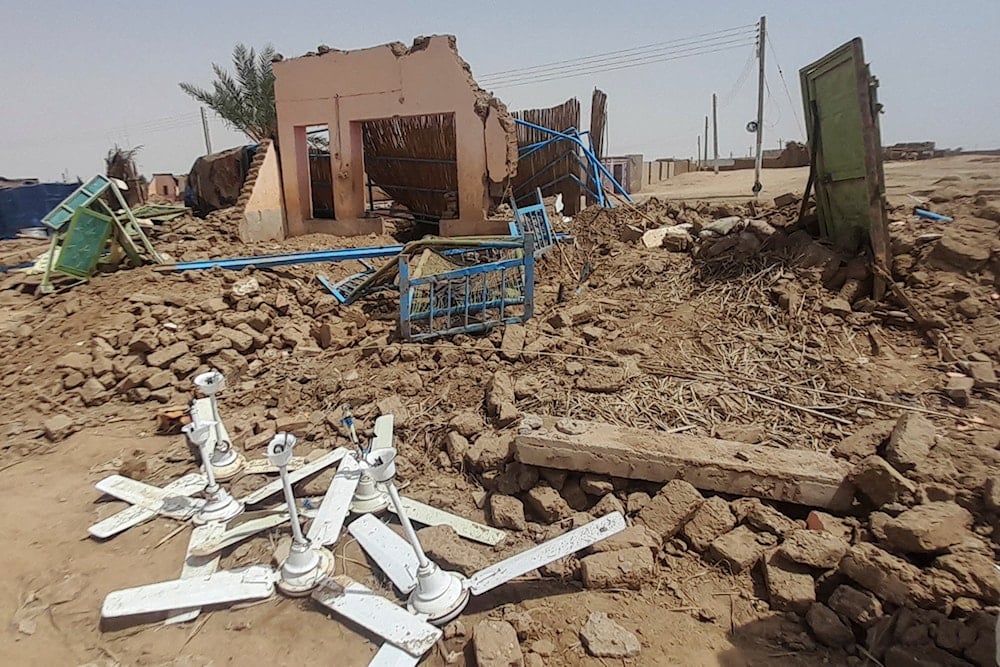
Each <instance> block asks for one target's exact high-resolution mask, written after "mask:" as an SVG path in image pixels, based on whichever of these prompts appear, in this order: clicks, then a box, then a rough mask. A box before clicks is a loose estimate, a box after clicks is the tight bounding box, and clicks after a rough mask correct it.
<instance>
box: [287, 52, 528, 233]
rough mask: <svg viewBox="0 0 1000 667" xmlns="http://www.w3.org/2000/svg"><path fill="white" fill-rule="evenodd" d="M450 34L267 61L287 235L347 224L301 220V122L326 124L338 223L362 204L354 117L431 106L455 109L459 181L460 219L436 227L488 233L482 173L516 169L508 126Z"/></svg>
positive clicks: (305, 182) (305, 179) (428, 110)
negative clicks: (271, 73)
mask: <svg viewBox="0 0 1000 667" xmlns="http://www.w3.org/2000/svg"><path fill="white" fill-rule="evenodd" d="M454 41H455V40H454V37H451V36H448V35H437V36H433V37H427V38H423V37H422V38H417V39H416V40H414V45H413V46H412V47H410V48H406V47H405V46H403V45H402V44H400V43H393V44H386V45H382V46H376V47H372V48H368V49H362V50H358V51H330V52H327V53H324V54H322V55H315V56H303V57H301V58H294V59H291V60H285V61H281V62H275V63H274V74H275V86H274V92H275V102H276V105H277V111H278V141H279V144H280V146H281V151H280V154H281V173H282V176H283V191H284V201H285V209H286V222H287V229H288V234H289V236H297V235H301V234H307V233H311V232H332V233H338V232H340V233H343V232H344V231H348V232H350V229H351V228H350V227H347V228H345V227H344V226H343V225H337V224H334V223H335V221H331V220H311V219H309V215H310V195H309V168H308V162H307V158H306V152H305V128H306V127H307V126H310V125H327V126H329V129H330V159H331V162H332V165H331V166H332V169H331V171H332V173H333V182H334V183H333V201H334V208H335V210H336V218H337V221H336V222H342V221H351V220H356V219H358V218H359V217H360V216H362V214H363V212H364V201H365V199H364V197H365V193H364V165H363V151H362V140H361V121H365V120H373V119H377V118H390V117H393V116H417V115H424V114H436V113H454V114H455V135H456V146H457V156H456V157H457V167H458V181H459V195H458V196H459V216H460V219H459V220H457V221H456V220H453V221H449V224H448V225H442V233H449V234H452V235H455V234H468V233H482V232H483V231H484V230H486V231H487V232H489V229H490V225H489V224H486V223H484V220H485V217H486V214H487V211H488V209H489V205H490V202H489V181H493V182H495V183H501V182H503V181H505V180H506V179H507V178H508V177H509V176H510V175H511V174H513V173H514V170H515V169H516V161H517V144H516V138H515V137H514V132H513V129H514V126H513V121H512V120H510V116H509V114H508V113H507V110H506V107H504V106H503V104H502V103H499V102H498V101H497V100H495V99H493V98H491V96H489V95H488V94H487V93H485V92H484V91H482V90H481V89H480V88H479V87H478V86H477V85H476V84H475V82H474V81H473V80H472V77H471V74H470V73H469V71H468V69H467V68H468V66H467V65H466V64H465V62H464V61H463V60H462V59H461V57H459V55H458V52H457V51H456V50H455V46H454ZM477 106H478V113H477ZM501 226H502V227H504V228H505V225H501ZM362 227H363V226H359V228H358V230H357V232H356V233H364V231H365V230H364V229H363V228H362ZM498 231H502V230H498Z"/></svg>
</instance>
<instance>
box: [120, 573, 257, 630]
mask: <svg viewBox="0 0 1000 667" xmlns="http://www.w3.org/2000/svg"><path fill="white" fill-rule="evenodd" d="M273 592H274V571H273V570H272V569H271V568H269V567H267V566H264V565H252V566H250V567H246V568H241V569H239V570H223V571H222V572H216V573H215V574H212V575H209V576H207V577H192V578H190V579H174V580H173V581H163V582H160V583H158V584H148V585H146V586H136V587H135V588H126V589H123V590H120V591H113V592H111V593H108V596H107V597H106V598H104V604H103V605H102V606H101V617H102V618H117V617H119V616H134V615H136V614H152V613H157V612H163V611H173V610H175V609H191V608H193V607H205V606H208V605H214V604H224V603H226V602H241V601H243V600H259V599H262V598H266V597H269V596H270V595H271V594H272V593H273Z"/></svg>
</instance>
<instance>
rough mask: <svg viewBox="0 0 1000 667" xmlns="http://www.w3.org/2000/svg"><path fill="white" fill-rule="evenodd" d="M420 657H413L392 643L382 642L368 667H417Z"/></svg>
mask: <svg viewBox="0 0 1000 667" xmlns="http://www.w3.org/2000/svg"><path fill="white" fill-rule="evenodd" d="M419 662H420V658H417V657H414V656H412V655H410V654H409V653H407V652H406V651H404V650H403V649H401V648H396V647H395V646H393V645H392V644H382V646H381V647H380V648H379V650H378V651H377V652H376V653H375V657H374V658H372V661H371V662H369V663H368V667H417V663H419Z"/></svg>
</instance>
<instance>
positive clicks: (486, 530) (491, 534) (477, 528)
mask: <svg viewBox="0 0 1000 667" xmlns="http://www.w3.org/2000/svg"><path fill="white" fill-rule="evenodd" d="M400 500H401V501H402V505H403V511H404V512H406V516H408V517H410V521H416V522H417V523H422V524H424V525H425V526H440V525H444V524H447V525H449V526H451V527H452V528H454V529H455V532H456V533H458V534H459V535H461V536H462V537H464V538H465V539H467V540H472V541H473V542H480V543H482V544H488V545H489V546H491V547H493V546H496V545H498V544H500V543H501V542H503V541H504V540H505V539H506V538H507V533H505V532H503V531H502V530H499V529H497V528H493V527H491V526H485V525H483V524H481V523H476V522H475V521H470V520H469V519H466V518H464V517H460V516H458V515H457V514H452V513H451V512H445V511H444V510H439V509H438V508H436V507H431V506H430V505H426V504H424V503H422V502H419V501H416V500H413V499H412V498H407V497H406V496H401V497H400ZM389 511H390V512H393V513H395V511H396V507H395V505H391V504H390V505H389Z"/></svg>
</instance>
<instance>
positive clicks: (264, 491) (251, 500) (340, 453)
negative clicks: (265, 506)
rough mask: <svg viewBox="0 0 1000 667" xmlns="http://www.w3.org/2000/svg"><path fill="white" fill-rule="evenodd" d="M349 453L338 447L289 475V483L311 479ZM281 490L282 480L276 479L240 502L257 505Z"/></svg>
mask: <svg viewBox="0 0 1000 667" xmlns="http://www.w3.org/2000/svg"><path fill="white" fill-rule="evenodd" d="M348 451H349V450H348V449H346V448H344V447H337V448H336V449H334V450H332V451H329V452H327V453H326V454H323V456H321V457H319V458H318V459H316V460H315V461H313V462H312V463H307V464H306V465H304V466H302V467H301V468H299V469H298V470H296V471H294V472H290V473H288V481H289V482H291V483H292V484H295V483H296V482H300V481H302V480H303V479H305V478H306V477H309V476H310V475H315V474H316V473H318V472H319V471H320V470H322V469H323V468H326V467H327V466H331V465H333V464H334V463H336V462H337V461H339V460H340V459H342V458H344V457H345V456H347V453H348ZM281 489H282V486H281V480H280V479H276V480H273V481H271V482H268V483H267V484H265V485H264V486H262V487H260V488H259V489H257V490H256V491H253V492H252V493H249V494H247V495H246V497H245V498H242V499H241V500H240V502H242V503H243V504H244V505H256V504H257V503H259V502H261V501H262V500H266V499H267V498H270V497H271V496H273V495H274V494H276V493H279V492H280V491H281Z"/></svg>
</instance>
